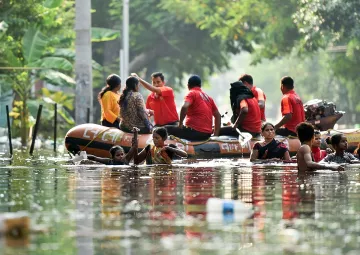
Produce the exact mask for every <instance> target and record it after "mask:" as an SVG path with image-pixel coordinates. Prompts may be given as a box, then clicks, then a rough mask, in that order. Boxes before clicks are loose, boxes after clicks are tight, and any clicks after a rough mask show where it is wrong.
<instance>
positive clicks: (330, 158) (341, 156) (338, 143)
mask: <svg viewBox="0 0 360 255" xmlns="http://www.w3.org/2000/svg"><path fill="white" fill-rule="evenodd" d="M331 145H332V147H333V148H334V150H335V152H334V153H331V154H329V155H327V156H326V157H325V158H324V159H323V160H322V161H321V162H328V163H329V162H335V163H338V164H343V163H348V164H359V163H360V160H359V159H357V158H356V157H355V156H354V155H353V154H351V153H349V152H345V151H346V149H347V148H348V142H347V138H346V136H344V135H343V134H336V135H333V136H332V137H331Z"/></svg>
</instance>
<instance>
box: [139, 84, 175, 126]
mask: <svg viewBox="0 0 360 255" xmlns="http://www.w3.org/2000/svg"><path fill="white" fill-rule="evenodd" d="M159 89H161V94H160V95H157V94H156V93H154V92H152V93H151V94H150V95H149V96H148V98H147V100H146V108H147V109H151V110H153V111H154V122H155V125H160V126H162V125H166V124H169V123H172V122H175V121H179V115H178V113H177V111H176V105H175V96H174V91H173V90H172V88H170V87H166V86H164V87H160V88H159Z"/></svg>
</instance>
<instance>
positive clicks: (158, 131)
mask: <svg viewBox="0 0 360 255" xmlns="http://www.w3.org/2000/svg"><path fill="white" fill-rule="evenodd" d="M153 133H155V134H158V135H159V136H160V137H161V138H162V139H163V140H164V141H165V140H166V139H167V137H168V132H167V130H166V128H164V127H157V128H155V129H154V130H153Z"/></svg>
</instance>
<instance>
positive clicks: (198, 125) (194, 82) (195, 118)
mask: <svg viewBox="0 0 360 255" xmlns="http://www.w3.org/2000/svg"><path fill="white" fill-rule="evenodd" d="M188 89H189V93H188V94H187V95H186V96H185V99H184V104H183V106H182V108H181V111H180V122H179V126H178V127H176V126H166V129H167V131H168V133H169V135H174V136H176V137H179V138H183V139H186V140H190V141H202V140H206V139H209V138H210V136H211V134H212V133H213V128H212V125H213V117H214V118H215V127H214V135H215V136H218V135H219V131H220V122H221V116H220V113H219V111H218V109H217V107H216V105H215V103H214V100H213V99H212V98H211V97H210V96H209V95H207V94H206V93H205V92H204V91H202V90H201V78H200V77H199V76H198V75H192V76H191V77H190V78H189V80H188ZM185 117H186V118H185ZM184 119H185V126H184V125H183V121H184Z"/></svg>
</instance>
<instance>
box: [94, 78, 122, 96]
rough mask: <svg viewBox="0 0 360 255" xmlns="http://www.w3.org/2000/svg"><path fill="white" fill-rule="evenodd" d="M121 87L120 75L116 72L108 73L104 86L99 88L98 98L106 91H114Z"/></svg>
mask: <svg viewBox="0 0 360 255" xmlns="http://www.w3.org/2000/svg"><path fill="white" fill-rule="evenodd" d="M120 88H121V79H120V76H119V75H117V74H110V75H109V76H108V77H107V78H106V86H105V87H103V88H102V89H101V91H100V92H99V94H98V100H101V98H102V97H103V96H104V94H105V93H106V92H108V91H114V92H117V91H119V90H120Z"/></svg>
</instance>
